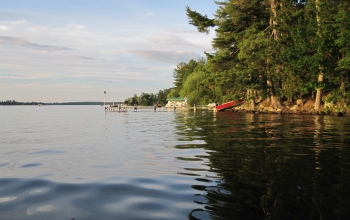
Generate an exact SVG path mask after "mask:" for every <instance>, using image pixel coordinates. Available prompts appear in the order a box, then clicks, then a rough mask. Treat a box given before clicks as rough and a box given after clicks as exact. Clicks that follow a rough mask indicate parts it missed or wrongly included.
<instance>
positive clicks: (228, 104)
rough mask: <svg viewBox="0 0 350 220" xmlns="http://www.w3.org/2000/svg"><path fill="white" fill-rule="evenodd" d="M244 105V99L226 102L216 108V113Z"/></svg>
mask: <svg viewBox="0 0 350 220" xmlns="http://www.w3.org/2000/svg"><path fill="white" fill-rule="evenodd" d="M243 103H244V100H243V99H238V100H236V101H230V102H226V103H224V104H221V105H218V106H216V107H215V109H216V111H223V110H225V109H229V108H232V107H235V106H237V105H241V104H243Z"/></svg>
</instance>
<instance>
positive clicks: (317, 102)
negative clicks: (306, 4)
mask: <svg viewBox="0 0 350 220" xmlns="http://www.w3.org/2000/svg"><path fill="white" fill-rule="evenodd" d="M319 3H320V0H315V5H316V21H317V25H318V30H317V34H318V35H319V37H321V30H320V25H321V19H320V10H321V9H320V6H319ZM319 69H320V74H319V75H318V83H321V82H322V81H323V73H322V69H323V68H322V67H321V66H320V67H319ZM321 99H322V89H321V88H318V89H317V90H316V99H315V110H316V111H318V110H320V107H321Z"/></svg>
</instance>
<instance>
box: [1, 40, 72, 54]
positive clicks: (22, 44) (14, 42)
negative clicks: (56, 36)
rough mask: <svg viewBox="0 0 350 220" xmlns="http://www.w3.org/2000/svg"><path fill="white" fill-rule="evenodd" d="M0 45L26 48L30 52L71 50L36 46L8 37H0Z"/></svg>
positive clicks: (26, 41)
mask: <svg viewBox="0 0 350 220" xmlns="http://www.w3.org/2000/svg"><path fill="white" fill-rule="evenodd" d="M0 45H5V46H17V47H23V48H28V49H32V50H45V51H48V52H52V51H65V50H71V48H68V47H60V46H52V45H43V44H36V43H32V42H29V41H28V40H26V39H24V38H18V37H8V36H0Z"/></svg>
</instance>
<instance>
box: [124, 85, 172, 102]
mask: <svg viewBox="0 0 350 220" xmlns="http://www.w3.org/2000/svg"><path fill="white" fill-rule="evenodd" d="M170 91H171V89H164V90H159V92H158V93H156V94H153V93H144V92H143V93H142V94H141V95H140V96H137V95H136V94H134V95H133V96H132V97H130V98H127V99H125V101H124V102H125V103H126V104H128V105H134V104H136V105H143V106H151V105H154V104H160V105H165V104H166V103H167V101H166V99H167V96H168V94H169V93H170Z"/></svg>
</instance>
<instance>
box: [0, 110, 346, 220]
mask: <svg viewBox="0 0 350 220" xmlns="http://www.w3.org/2000/svg"><path fill="white" fill-rule="evenodd" d="M0 123H1V126H0V219H26V220H27V219H30V220H31V219H33V220H34V219H35V220H41V219H42V220H44V219H45V220H46V219H50V220H53V219H57V220H62V219H67V220H72V219H74V220H83V219H84V220H85V219H348V218H349V216H350V209H349V205H350V118H349V117H334V116H318V115H278V114H260V115H255V114H247V113H231V112H227V113H226V112H217V113H215V112H212V111H207V110H197V111H196V112H193V110H192V111H191V110H190V111H186V110H181V109H177V110H176V111H175V112H174V111H173V110H167V109H165V108H158V109H157V111H156V112H154V111H153V109H151V108H141V109H139V111H138V112H133V111H132V109H128V111H126V112H104V108H103V107H102V106H41V107H39V106H0Z"/></svg>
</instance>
